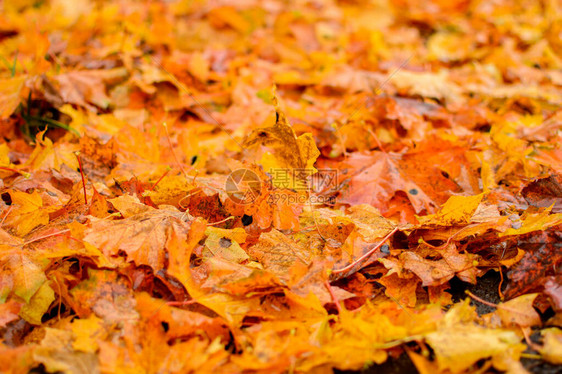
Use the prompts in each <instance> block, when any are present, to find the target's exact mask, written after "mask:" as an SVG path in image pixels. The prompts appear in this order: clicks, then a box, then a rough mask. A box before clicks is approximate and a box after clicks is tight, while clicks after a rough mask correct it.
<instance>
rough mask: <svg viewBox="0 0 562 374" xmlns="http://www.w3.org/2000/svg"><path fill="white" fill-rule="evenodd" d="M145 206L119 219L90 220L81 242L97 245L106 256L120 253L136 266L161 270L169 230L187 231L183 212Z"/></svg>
mask: <svg viewBox="0 0 562 374" xmlns="http://www.w3.org/2000/svg"><path fill="white" fill-rule="evenodd" d="M145 207H146V208H147V210H145V211H144V212H142V213H137V214H133V215H131V216H129V217H128V218H126V219H124V220H121V221H113V222H112V221H106V220H100V219H93V220H92V223H91V225H90V227H89V228H88V229H86V231H85V233H84V241H85V242H87V243H89V244H91V245H93V246H95V247H97V248H99V249H100V250H101V251H102V252H103V253H104V254H105V255H106V256H118V255H119V253H120V252H123V253H125V254H126V255H127V259H128V260H129V261H134V262H135V263H136V264H137V265H149V266H150V267H152V268H153V269H154V270H160V269H163V268H164V260H165V256H166V253H165V243H166V237H167V236H168V235H169V232H170V230H172V229H173V230H177V231H178V232H184V233H186V232H187V230H188V225H187V223H186V221H185V214H183V213H181V212H178V211H174V210H156V209H153V208H150V207H148V206H145Z"/></svg>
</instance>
